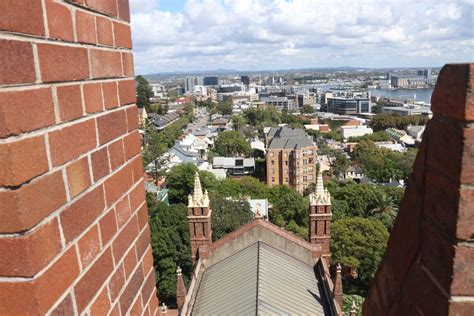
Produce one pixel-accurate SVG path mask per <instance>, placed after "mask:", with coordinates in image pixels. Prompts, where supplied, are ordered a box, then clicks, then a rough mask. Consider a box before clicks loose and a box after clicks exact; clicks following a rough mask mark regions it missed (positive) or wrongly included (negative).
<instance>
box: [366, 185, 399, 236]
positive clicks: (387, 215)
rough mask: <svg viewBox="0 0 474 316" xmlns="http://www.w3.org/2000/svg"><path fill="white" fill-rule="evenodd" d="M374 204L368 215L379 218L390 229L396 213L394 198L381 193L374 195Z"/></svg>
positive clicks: (396, 206) (396, 207)
mask: <svg viewBox="0 0 474 316" xmlns="http://www.w3.org/2000/svg"><path fill="white" fill-rule="evenodd" d="M375 205H376V206H375V207H374V208H373V209H371V210H370V212H369V216H371V217H373V218H376V219H379V220H380V221H382V223H384V225H385V226H386V227H387V228H388V229H391V228H392V226H393V223H394V222H395V218H396V217H397V213H398V205H397V204H396V203H395V200H394V199H393V198H392V197H391V196H388V195H387V194H385V193H383V194H381V195H378V196H377V197H376V200H375Z"/></svg>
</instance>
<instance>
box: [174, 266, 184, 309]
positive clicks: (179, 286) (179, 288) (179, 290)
mask: <svg viewBox="0 0 474 316" xmlns="http://www.w3.org/2000/svg"><path fill="white" fill-rule="evenodd" d="M185 299H186V286H185V285H184V280H183V274H182V273H181V268H180V267H178V269H176V303H177V304H178V311H181V309H182V308H183V305H184V301H185Z"/></svg>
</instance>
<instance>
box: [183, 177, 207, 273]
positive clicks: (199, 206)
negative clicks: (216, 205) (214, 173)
mask: <svg viewBox="0 0 474 316" xmlns="http://www.w3.org/2000/svg"><path fill="white" fill-rule="evenodd" d="M211 212H212V210H211V208H210V201H209V195H208V193H207V190H206V191H205V192H204V193H203V192H202V187H201V180H200V179H199V173H198V172H196V175H195V177H194V191H193V193H192V194H190V195H189V196H188V223H189V238H190V241H191V258H192V260H193V265H194V264H195V263H196V261H197V259H198V258H199V248H200V247H208V246H210V245H211V244H212V228H211Z"/></svg>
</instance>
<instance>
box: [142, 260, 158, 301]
mask: <svg viewBox="0 0 474 316" xmlns="http://www.w3.org/2000/svg"><path fill="white" fill-rule="evenodd" d="M148 254H150V256H148ZM147 257H150V258H151V252H148V253H147ZM151 260H152V261H151V264H152V265H153V258H151ZM149 272H150V270H149V269H148V270H147V271H146V272H144V275H147V274H146V273H149ZM155 282H156V281H155V274H154V273H150V274H149V275H148V277H147V278H146V280H145V282H144V284H143V288H142V297H143V303H144V304H146V303H148V301H149V300H150V296H151V294H152V293H153V290H154V289H155Z"/></svg>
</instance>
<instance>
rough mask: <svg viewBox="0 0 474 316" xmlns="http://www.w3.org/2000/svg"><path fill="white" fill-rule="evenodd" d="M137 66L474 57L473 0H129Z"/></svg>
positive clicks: (389, 62) (416, 63) (272, 65)
mask: <svg viewBox="0 0 474 316" xmlns="http://www.w3.org/2000/svg"><path fill="white" fill-rule="evenodd" d="M130 6H131V11H132V16H131V19H132V22H131V23H132V36H133V44H134V58H135V72H136V73H137V74H151V73H162V72H176V71H180V72H185V71H212V70H217V69H235V70H242V71H244V70H245V71H252V70H279V69H299V68H314V67H341V66H352V67H367V68H384V67H426V66H442V65H444V64H446V63H453V62H468V61H471V62H472V61H474V0H457V1H454V0H438V1H433V0H432V1H430V0H398V1H393V0H130Z"/></svg>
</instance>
